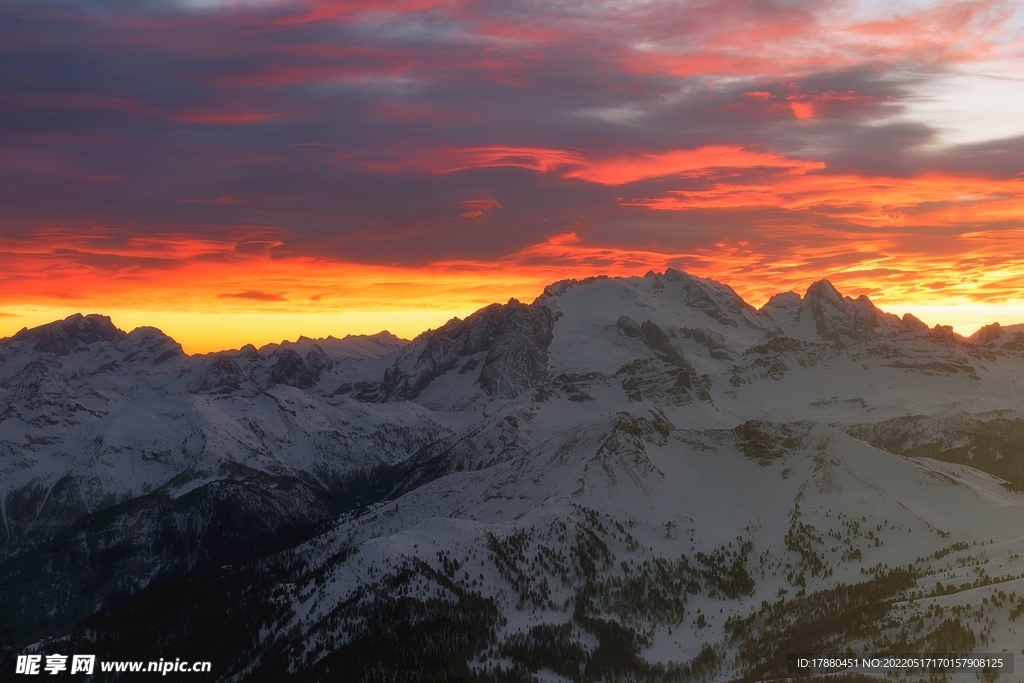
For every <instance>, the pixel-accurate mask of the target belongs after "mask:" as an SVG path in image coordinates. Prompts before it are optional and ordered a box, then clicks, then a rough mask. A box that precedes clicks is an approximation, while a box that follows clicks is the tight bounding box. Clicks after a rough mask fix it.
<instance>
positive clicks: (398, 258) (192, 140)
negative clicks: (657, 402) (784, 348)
mask: <svg viewBox="0 0 1024 683" xmlns="http://www.w3.org/2000/svg"><path fill="white" fill-rule="evenodd" d="M0 55H3V60H0V63H6V64H19V65H21V66H19V68H18V69H17V70H12V69H6V70H5V69H3V68H0V86H2V87H0V133H2V134H0V140H3V142H0V337H3V336H9V335H11V334H13V333H14V332H16V331H17V330H19V329H21V328H22V327H25V326H29V327H31V326H34V325H36V324H43V323H46V322H50V321H52V320H54V319H57V318H63V317H66V315H68V314H70V313H74V312H83V313H84V312H97V313H102V314H105V315H111V316H112V317H113V318H114V321H115V324H119V326H122V327H130V326H134V325H143V324H144V325H151V326H155V327H159V328H161V329H163V330H164V331H165V332H167V333H168V334H170V335H171V336H172V337H174V338H175V339H177V340H178V341H179V342H181V343H182V344H183V345H184V347H185V348H186V350H189V351H194V352H199V351H213V350H219V349H222V348H231V347H235V348H237V347H239V346H242V345H244V344H246V343H254V344H256V345H261V344H262V343H270V342H279V341H281V340H283V339H295V338H296V337H298V336H299V335H305V336H326V335H329V334H330V335H333V336H336V337H343V336H344V335H345V334H372V333H376V332H378V331H381V330H382V329H389V331H391V332H392V333H395V334H399V336H403V337H411V336H415V334H417V333H419V332H421V331H423V330H425V329H427V328H430V327H438V326H439V325H441V324H443V323H444V322H446V321H447V320H448V319H450V318H451V317H453V316H459V317H464V316H465V315H467V314H469V313H471V312H473V311H475V310H477V309H478V308H480V307H482V306H484V305H487V304H490V303H504V302H505V301H507V300H508V299H509V298H517V299H520V300H523V301H532V300H533V299H534V298H535V297H536V296H537V295H539V294H540V293H541V291H542V290H543V287H544V286H546V285H547V284H550V283H551V282H554V281H557V280H561V279H580V278H584V277H591V276H596V275H611V276H625V275H642V274H643V273H645V272H647V271H648V270H655V271H663V270H664V269H665V268H666V267H674V268H679V269H681V270H684V271H686V272H689V273H692V274H694V275H697V276H701V277H710V278H713V279H715V280H717V281H719V282H723V283H725V284H728V285H729V286H731V287H733V288H734V289H735V290H736V291H737V292H738V293H739V294H740V295H741V296H743V298H744V299H745V300H747V301H748V303H750V304H752V305H754V306H760V305H762V304H763V303H764V302H765V301H766V300H767V299H768V297H770V296H771V295H773V294H775V293H778V292H783V291H789V290H793V291H797V292H799V293H803V292H804V291H805V290H806V287H807V286H808V285H809V284H810V283H811V282H813V281H815V280H819V279H828V280H830V281H831V282H832V283H833V284H834V285H836V287H837V288H838V289H839V290H840V291H841V292H842V293H843V294H846V295H849V296H853V297H856V296H859V295H861V294H864V295H867V296H868V297H870V298H871V300H872V301H873V302H874V303H875V304H876V305H877V306H878V307H879V308H881V309H882V310H886V311H889V312H893V313H896V314H898V315H902V314H903V313H907V312H909V313H912V314H913V315H915V316H917V317H918V318H920V319H922V320H924V321H925V322H927V323H928V324H930V325H934V324H945V325H952V326H953V328H954V329H955V330H956V331H957V332H958V333H960V334H963V335H965V336H966V335H969V334H971V333H973V332H974V331H975V330H977V329H978V328H979V327H981V326H982V325H984V324H989V323H992V322H996V321H998V322H1001V323H1002V324H1012V323H1015V322H1024V295H1022V294H1021V292H1024V161H1022V160H1024V123H1022V122H1024V87H1022V86H1024V82H1022V81H1024V79H1022V78H1021V76H1020V75H1019V74H1021V73H1024V7H1022V6H1020V5H1019V4H1018V3H1012V2H1002V1H1000V0H963V1H959V2H937V1H933V0H906V1H905V2H897V3H886V4H882V3H875V2H870V1H867V0H863V1H862V0H840V1H838V2H835V3H814V2H805V1H803V0H798V1H797V2H786V3H778V2H775V1H774V0H716V1H715V2H710V3H696V2H694V3H683V4H682V5H680V4H679V3H668V2H663V1H662V0H651V1H650V2H645V3H634V2H627V1H626V0H621V1H620V0H611V1H610V2H605V3H598V4H594V3H580V2H570V1H565V2H554V3H546V4H543V5H530V4H527V3H519V2H513V3H505V4H494V3H478V2H474V1H473V0H436V1H435V0H430V1H424V0H401V1H400V2H388V3H379V2H365V1H362V2H355V1H354V0H339V1H331V2H328V1H327V0H266V1H260V2H235V1H233V0H202V1H198V0H180V1H178V2H170V3H157V2H152V1H151V0H134V1H132V2H127V3H123V2H116V3H115V2H109V1H108V0H86V1H85V2H82V3H77V4H74V5H68V4H67V3H64V2H61V1H60V0H38V1H37V2H32V3H9V4H7V5H5V6H3V7H0Z"/></svg>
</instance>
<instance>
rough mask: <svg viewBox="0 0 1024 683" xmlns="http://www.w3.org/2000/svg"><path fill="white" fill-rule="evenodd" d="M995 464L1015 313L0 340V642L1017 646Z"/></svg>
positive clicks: (692, 676) (727, 309)
mask: <svg viewBox="0 0 1024 683" xmlns="http://www.w3.org/2000/svg"><path fill="white" fill-rule="evenodd" d="M1018 380H1019V381H1018ZM1022 444H1024V325H1011V326H1005V327H1003V326H1000V325H998V324H993V325H989V326H987V327H984V328H982V329H981V330H979V331H978V332H977V333H975V334H974V335H972V336H971V337H969V338H964V337H961V336H959V335H957V334H955V333H954V332H953V331H952V329H951V328H949V327H943V326H935V327H932V328H929V327H928V326H927V325H926V324H924V323H923V322H921V321H920V320H918V319H916V318H914V317H913V316H911V315H909V314H908V315H904V316H903V317H902V318H900V317H897V316H895V315H892V314H890V313H886V312H883V311H881V310H879V309H878V308H876V307H875V306H874V305H873V304H872V303H871V301H869V300H868V299H867V298H866V297H859V298H857V299H852V298H850V297H845V296H843V295H842V294H840V293H839V292H838V291H836V289H835V288H834V287H833V286H832V285H831V284H830V283H829V282H828V281H825V280H822V281H819V282H816V283H814V284H813V285H811V287H810V288H809V289H808V290H807V292H806V293H805V294H804V295H803V296H800V295H799V294H796V293H793V292H788V293H784V294H778V295H776V296H774V297H772V299H771V300H770V301H769V302H768V303H767V304H765V305H764V306H763V307H761V308H760V309H756V308H754V307H752V306H750V305H749V304H747V303H746V302H744V301H743V299H742V298H741V297H740V296H738V295H737V294H736V292H734V291H733V290H732V289H731V288H730V287H728V286H726V285H723V284H720V283H718V282H715V281H713V280H709V279H702V278H698V277H694V276H691V275H688V274H686V273H683V272H680V271H677V270H672V269H669V270H667V271H666V272H664V273H653V272H652V273H648V274H647V275H646V276H644V277H633V278H609V277H596V278H591V279H587V280H582V281H575V280H568V281H562V282H558V283H555V284H552V285H550V286H549V287H547V288H546V290H545V291H544V293H543V294H542V295H541V296H540V297H538V298H537V300H536V301H534V302H533V303H531V304H529V305H527V304H523V303H520V302H518V301H516V300H514V299H513V300H510V301H509V302H508V303H507V304H505V305H497V304H495V305H492V306H488V307H486V308H483V309H481V310H479V311H477V312H476V313H474V314H472V315H470V316H469V317H467V318H466V319H464V320H460V319H453V320H452V321H450V322H448V323H447V324H445V325H444V326H443V327H441V328H439V329H436V330H430V331H428V332H425V333H423V334H421V335H420V336H418V337H417V338H416V339H414V340H412V341H406V340H402V339H399V338H397V337H395V336H393V335H391V334H389V333H387V332H382V333H380V334H377V335H372V336H348V337H345V338H344V339H335V338H333V337H328V338H326V339H308V338H305V337H300V338H299V339H298V341H296V342H282V343H281V344H271V345H268V346H265V347H263V348H259V349H257V348H255V347H253V346H246V347H243V348H241V349H238V350H232V351H223V352H219V353H211V354H205V355H191V356H190V355H188V354H186V353H184V352H183V351H182V348H181V346H180V345H179V344H177V343H176V342H175V341H174V340H173V339H171V338H170V337H168V336H166V335H165V334H163V333H162V332H160V331H159V330H157V329H155V328H139V329H136V330H133V331H131V332H127V333H126V332H124V331H122V330H120V329H118V328H117V327H116V326H115V325H114V323H113V322H112V321H111V320H110V319H109V318H106V317H103V316H100V315H85V316H83V315H74V316H71V317H69V318H67V319H65V320H61V321H56V322H53V323H50V324H48V325H44V326H42V327H37V328H34V329H25V330H22V331H21V332H19V333H18V334H16V335H14V336H13V337H10V338H7V339H4V340H0V513H2V514H0V587H2V588H0V652H3V653H4V654H5V664H4V666H5V667H7V666H9V665H10V662H12V661H13V658H12V657H10V656H9V655H11V654H13V653H16V652H26V651H33V652H57V651H64V652H67V651H76V652H97V653H98V654H99V656H100V657H101V658H102V657H112V658H120V659H128V658H135V659H138V658H140V657H144V656H149V657H151V658H152V659H156V658H159V657H165V658H166V657H168V656H170V657H181V658H183V659H184V658H189V659H193V660H197V659H204V660H210V661H211V662H212V663H213V674H212V679H213V680H221V681H262V680H268V681H269V680H281V679H282V677H287V678H289V679H292V680H310V681H313V680H317V681H319V680H324V681H326V680H339V679H340V680H354V681H393V680H424V681H426V680H453V679H463V680H478V681H535V680H541V681H590V680H651V681H670V680H672V681H697V680H708V681H711V680H715V681H727V680H750V681H753V680H762V679H765V678H771V677H773V676H778V675H783V674H785V672H786V670H787V669H786V667H787V662H786V657H787V655H788V654H790V653H794V652H822V653H836V654H838V653H841V652H908V653H909V652H926V651H927V652H943V653H948V652H964V653H968V652H1017V651H1020V652H1021V653H1022V654H1024V629H1021V628H1019V626H1018V624H1017V623H1016V620H1017V619H1018V617H1019V616H1020V615H1021V614H1022V613H1024V559H1022V555H1024V535H1022V533H1021V530H1022V529H1024V446H1022ZM1018 588H1021V593H1020V595H1018V594H1017V592H1016V591H1017V589H1018ZM125 653H136V654H131V655H129V654H125ZM972 676H973V675H972ZM191 678H192V677H190V679H191ZM997 678H998V677H997ZM110 680H117V679H116V677H115V678H111V679H110ZM125 680H127V679H125ZM851 680H853V679H851ZM1007 680H1009V679H1007Z"/></svg>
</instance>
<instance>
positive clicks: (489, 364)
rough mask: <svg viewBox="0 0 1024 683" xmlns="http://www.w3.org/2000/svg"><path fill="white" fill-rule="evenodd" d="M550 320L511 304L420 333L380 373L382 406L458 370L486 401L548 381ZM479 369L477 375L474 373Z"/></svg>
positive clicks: (535, 309) (541, 311) (541, 310)
mask: <svg viewBox="0 0 1024 683" xmlns="http://www.w3.org/2000/svg"><path fill="white" fill-rule="evenodd" d="M553 326H554V316H553V314H552V312H551V310H550V309H548V308H547V307H546V306H543V305H540V304H536V303H535V304H533V305H529V306H527V305H525V304H522V303H520V302H519V301H517V300H515V299H510V300H509V302H508V303H507V304H505V305H501V304H492V305H490V306H487V307H486V308H483V309H481V310H479V311H477V312H476V313H474V314H473V315H471V316H469V317H468V318H466V319H465V320H460V319H458V318H455V319H453V320H450V321H449V322H448V323H446V324H445V325H444V326H443V327H441V328H439V329H437V330H431V331H428V332H424V333H423V334H421V335H420V336H419V337H417V338H416V339H415V340H414V341H413V344H412V347H411V348H409V349H408V350H406V351H405V352H404V353H403V354H402V355H401V356H399V358H398V359H397V360H396V361H395V364H394V365H393V366H392V367H391V368H389V369H388V370H387V371H386V372H385V373H384V380H383V382H382V384H381V392H380V393H381V396H380V397H381V398H382V399H383V400H386V401H387V400H411V399H414V398H416V397H418V396H419V395H420V392H422V391H423V390H424V389H426V388H427V386H428V385H430V384H431V382H432V381H434V380H435V379H437V378H439V377H441V376H443V375H445V374H447V373H448V372H450V371H452V370H456V369H457V372H458V374H459V375H470V376H472V377H475V383H476V384H477V385H478V386H479V388H480V389H482V390H483V391H484V392H485V393H486V394H487V395H488V396H498V397H503V398H511V397H513V396H516V395H518V394H520V393H522V392H523V391H524V390H526V389H528V388H531V387H535V386H538V385H539V384H540V383H541V382H542V381H543V380H544V379H545V378H546V376H547V349H548V345H549V344H550V343H551V338H552V329H553ZM478 368H479V369H478Z"/></svg>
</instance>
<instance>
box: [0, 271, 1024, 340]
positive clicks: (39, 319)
mask: <svg viewBox="0 0 1024 683" xmlns="http://www.w3.org/2000/svg"><path fill="white" fill-rule="evenodd" d="M541 291H543V286H537V287H523V288H521V291H519V292H518V294H519V296H517V297H516V298H518V299H520V300H521V301H523V302H526V303H529V302H531V301H533V299H534V298H536V296H537V295H539V294H540V293H541ZM844 293H845V292H844ZM751 303H752V304H753V305H757V304H763V303H764V302H756V303H755V302H751ZM874 303H875V305H876V306H878V307H879V308H880V309H881V310H883V311H885V312H887V313H893V314H896V315H899V316H901V317H902V315H903V314H904V313H910V314H912V315H914V316H915V317H917V318H919V319H920V320H922V321H923V322H925V323H927V324H928V326H929V327H931V326H934V325H950V326H952V328H953V330H954V331H955V332H956V333H958V334H961V335H963V336H965V337H966V336H969V335H971V334H973V333H974V332H975V331H977V330H978V329H979V328H981V327H983V326H984V325H988V324H991V323H994V322H999V323H1001V324H1002V325H1003V326H1007V325H1012V324H1015V323H1024V301H1016V302H1013V301H1010V302H1004V303H983V302H982V303H979V302H964V303H913V302H910V303H901V302H886V301H879V300H876V301H874ZM484 305H487V304H486V303H484V304H481V305H480V306H477V307H474V308H468V309H408V310H406V309H395V310H390V311H334V312H327V311H309V312H287V311H261V312H209V311H198V312H185V311H155V310H140V309H121V308H107V309H95V310H94V309H91V308H88V307H86V308H77V307H75V306H67V305H65V306H17V307H13V308H12V307H7V308H4V309H3V311H2V315H0V338H4V337H10V336H12V335H13V334H15V333H16V332H17V331H18V330H20V329H22V328H23V327H29V328H32V327H36V326H39V325H45V324H46V323H50V322H53V321H55V320H62V319H64V318H66V317H68V316H69V315H72V314H74V313H83V314H88V313H100V314H102V315H106V316H109V317H110V318H111V319H112V321H113V323H114V324H115V325H116V326H117V327H118V328H120V329H122V330H125V331H126V332H130V331H131V330H133V329H135V328H137V327H156V328H159V329H160V330H162V331H163V332H164V333H165V334H167V335H168V336H170V337H172V338H173V339H174V340H175V341H177V342H178V343H180V344H181V345H182V348H183V349H184V350H185V352H186V353H189V354H196V353H209V352H213V351H222V350H225V349H238V348H241V347H242V346H245V345H246V344H252V345H254V346H256V347H257V348H259V347H261V346H264V345H266V344H274V343H280V342H282V341H284V340H288V341H295V340H296V339H297V338H298V337H299V336H305V337H310V338H313V339H317V338H322V337H328V336H334V337H337V338H339V339H340V338H342V337H344V336H345V335H348V334H352V335H360V334H376V333H378V332H381V331H383V330H387V331H388V332H391V333H392V334H394V335H396V336H398V337H401V338H403V339H412V338H414V337H416V336H417V335H418V334H420V333H422V332H424V331H426V330H428V329H437V328H438V327H440V326H442V325H444V324H445V323H446V322H448V321H449V320H451V319H452V318H455V317H459V318H465V317H467V316H468V315H470V314H472V313H473V312H474V311H476V310H478V309H479V308H481V307H482V306H484Z"/></svg>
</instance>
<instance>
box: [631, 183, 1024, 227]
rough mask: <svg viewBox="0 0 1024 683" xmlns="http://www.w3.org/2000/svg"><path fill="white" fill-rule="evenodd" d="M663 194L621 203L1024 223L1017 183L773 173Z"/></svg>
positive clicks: (865, 219)
mask: <svg viewBox="0 0 1024 683" xmlns="http://www.w3.org/2000/svg"><path fill="white" fill-rule="evenodd" d="M669 194H670V196H669V197H656V198H639V199H624V200H622V203H623V204H625V205H627V206H643V207H646V208H649V209H658V210H669V211H688V210H693V209H737V208H771V209H785V210H787V211H799V212H818V213H821V214H827V215H828V216H832V217H842V218H844V219H846V220H848V221H850V222H851V223H855V224H858V225H866V226H872V227H881V226H888V225H932V226H935V225H946V226H948V225H961V224H971V223H978V222H990V221H1006V220H1015V221H1020V220H1024V178H1016V179H1012V180H993V179H991V178H985V177H982V176H964V175H942V174H929V175H925V176H922V177H917V178H872V177H864V176H857V175H824V174H819V173H815V174H804V175H796V174H777V175H775V176H773V177H770V178H769V179H768V180H766V181H762V182H757V183H751V182H742V181H736V182H730V183H724V182H723V183H715V184H711V185H708V186H705V187H703V188H700V189H695V190H673V191H670V193H669Z"/></svg>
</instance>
